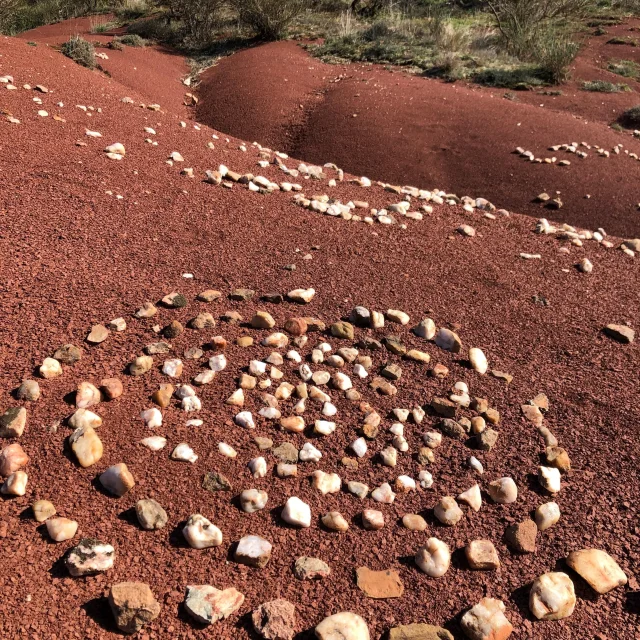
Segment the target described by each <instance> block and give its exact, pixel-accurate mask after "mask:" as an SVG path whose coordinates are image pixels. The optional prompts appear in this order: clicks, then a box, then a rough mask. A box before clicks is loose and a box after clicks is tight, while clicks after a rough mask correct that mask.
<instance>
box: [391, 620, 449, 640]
mask: <svg viewBox="0 0 640 640" xmlns="http://www.w3.org/2000/svg"><path fill="white" fill-rule="evenodd" d="M389 640H454V639H453V636H452V635H451V634H450V633H449V632H448V631H447V630H446V629H443V628H442V627H434V626H433V625H431V624H403V625H401V626H399V627H393V628H392V629H390V630H389Z"/></svg>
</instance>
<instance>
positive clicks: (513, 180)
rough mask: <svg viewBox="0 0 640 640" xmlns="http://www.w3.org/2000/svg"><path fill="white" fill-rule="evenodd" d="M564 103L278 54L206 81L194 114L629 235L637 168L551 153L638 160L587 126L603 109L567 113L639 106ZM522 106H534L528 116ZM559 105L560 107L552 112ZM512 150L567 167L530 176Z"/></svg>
mask: <svg viewBox="0 0 640 640" xmlns="http://www.w3.org/2000/svg"><path fill="white" fill-rule="evenodd" d="M609 46H610V47H613V46H614V45H609ZM630 48H631V47H618V49H625V50H627V49H630ZM621 55H622V52H621ZM576 75H579V74H578V73H576ZM607 75H609V76H610V75H613V74H607ZM619 81H621V82H622V81H625V79H624V78H620V77H619ZM631 84H634V85H636V84H637V83H633V82H632V83H631ZM563 90H565V89H564V87H563ZM566 91H567V92H568V93H569V94H570V95H568V96H566V97H563V98H554V97H550V96H540V95H537V94H533V93H528V92H522V93H518V94H517V95H518V97H519V98H520V97H522V99H523V100H522V102H514V101H509V100H505V99H503V98H502V95H503V94H504V90H500V91H498V90H488V89H486V88H481V87H478V86H473V85H469V84H464V83H444V82H442V81H440V80H435V79H429V78H421V77H417V76H411V75H407V74H406V73H405V72H403V71H401V70H398V69H392V70H387V69H384V68H382V67H380V66H376V65H360V64H349V65H328V64H324V63H322V62H321V61H320V60H317V59H314V58H312V57H310V56H309V55H308V54H307V53H306V52H305V51H304V50H303V49H302V48H301V47H300V46H299V45H297V44H296V43H293V42H278V43H272V44H267V45H262V46H257V47H254V48H251V49H247V50H244V51H241V52H239V53H236V54H234V55H233V56H230V57H228V58H225V59H222V60H220V61H219V62H218V64H216V65H215V66H214V67H212V68H210V69H208V70H207V71H205V72H204V73H203V74H202V75H201V84H200V85H199V87H198V95H199V97H200V103H199V105H198V108H197V111H196V114H197V117H198V119H199V120H200V121H202V122H205V123H207V124H209V125H211V126H213V127H214V128H217V129H219V130H222V131H226V132H228V133H230V134H232V135H235V136H238V137H242V138H245V139H248V140H257V141H258V142H260V143H261V144H265V145H270V146H273V147H276V148H279V149H281V150H283V151H286V152H287V153H289V154H290V155H293V156H294V157H301V158H305V159H306V160H308V161H310V162H315V163H319V164H322V163H325V162H335V163H336V164H337V165H339V166H341V167H343V168H344V169H345V170H347V171H349V172H351V173H354V174H360V175H366V176H367V177H370V178H372V179H378V180H384V181H388V182H392V183H397V184H412V185H415V186H417V187H419V188H424V189H432V188H434V187H438V188H441V189H444V190H448V191H450V192H453V193H456V194H458V195H459V196H462V195H470V196H472V197H478V196H482V197H486V198H488V199H489V200H491V201H492V202H494V203H495V204H496V205H497V206H499V207H505V208H508V209H510V210H515V211H519V212H521V213H527V214H529V215H534V216H541V215H545V216H546V217H549V218H552V219H554V220H562V221H566V222H569V223H570V224H575V225H579V226H586V227H591V228H597V227H600V226H602V227H604V228H605V229H607V230H609V231H610V232H612V233H617V234H632V235H633V234H636V233H637V232H638V229H640V222H639V215H638V211H637V209H638V202H639V201H640V193H639V191H638V189H637V186H636V184H637V182H638V178H640V162H638V160H633V159H631V158H630V157H629V156H627V155H626V154H625V153H624V150H622V153H621V155H619V156H616V157H613V156H614V154H613V152H612V153H611V156H612V157H610V158H602V157H598V156H597V154H596V152H595V150H594V149H591V150H589V151H587V152H588V154H589V156H588V157H587V158H586V159H580V158H578V157H576V156H575V155H574V154H568V153H566V152H563V151H559V152H552V151H548V147H550V146H551V145H559V144H562V143H568V144H571V143H573V142H576V143H578V144H580V143H581V142H583V141H584V142H587V143H588V144H591V145H600V146H601V147H603V148H605V149H607V150H609V151H612V149H613V147H614V146H616V145H618V144H621V145H624V149H628V150H629V151H631V152H635V153H636V154H639V153H640V142H639V141H637V140H635V139H634V138H633V137H632V136H631V135H630V133H626V134H624V135H623V134H620V133H618V132H616V131H613V130H612V129H610V128H609V127H608V126H606V124H605V123H603V122H598V121H593V120H592V119H591V115H592V112H593V116H594V117H595V118H596V119H597V118H599V117H600V116H601V113H600V112H601V111H602V110H601V109H599V108H595V109H593V110H589V109H587V110H586V115H585V117H582V116H577V115H575V114H572V113H569V112H567V111H565V110H564V109H572V108H573V107H574V106H575V105H577V104H595V103H596V102H597V103H604V104H606V105H610V104H614V105H616V113H617V114H619V113H620V111H621V110H622V109H623V108H628V107H629V106H632V105H633V104H636V102H637V101H638V100H637V94H636V93H621V94H598V93H590V92H585V91H579V90H578V89H577V87H576V84H575V83H574V84H573V85H570V87H569V88H568V89H566ZM525 98H526V100H527V101H530V102H532V103H535V104H524V101H525ZM561 101H564V102H563V104H564V105H565V106H564V107H561V108H559V109H558V110H556V109H557V107H556V106H555V105H556V104H557V103H560V102H561ZM541 103H542V104H544V105H545V107H549V106H551V108H542V107H540V106H539V105H540V104H541ZM576 112H577V113H578V114H579V113H580V109H579V108H577V107H576ZM614 116H615V114H613V113H612V114H611V117H609V118H608V119H609V120H611V119H613V117H614ZM517 147H522V148H523V149H524V150H528V151H531V152H533V153H534V154H535V156H536V157H539V158H545V157H549V158H550V157H553V156H555V157H557V160H558V161H560V160H569V161H570V162H571V165H570V166H564V167H563V166H559V165H558V164H557V163H556V164H533V163H530V162H529V161H527V160H524V159H522V158H520V157H519V156H518V155H516V154H514V153H513V151H514V150H515V149H516V148H517ZM541 192H547V193H549V194H551V195H552V196H553V197H555V195H556V192H559V195H560V198H561V200H562V201H563V203H564V207H563V208H562V209H561V210H559V211H555V212H553V211H552V212H549V211H546V210H543V209H542V207H541V205H540V204H539V203H536V202H534V199H535V198H536V196H537V195H538V194H539V193H541ZM586 196H590V197H589V198H587V197H586Z"/></svg>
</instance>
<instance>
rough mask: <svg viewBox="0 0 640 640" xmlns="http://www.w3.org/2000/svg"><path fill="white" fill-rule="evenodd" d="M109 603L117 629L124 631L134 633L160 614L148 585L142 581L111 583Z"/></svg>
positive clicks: (158, 605) (158, 606) (157, 604)
mask: <svg viewBox="0 0 640 640" xmlns="http://www.w3.org/2000/svg"><path fill="white" fill-rule="evenodd" d="M109 605H110V606H111V611H112V612H113V616H114V617H115V619H116V625H117V627H118V629H120V631H123V632H124V633H136V632H138V631H140V629H141V628H142V627H143V626H144V625H145V624H148V623H149V622H151V621H152V620H155V619H156V618H157V617H158V615H160V604H159V603H158V602H157V600H156V599H155V598H154V596H153V593H152V592H151V589H150V588H149V585H146V584H144V583H142V582H120V583H117V584H114V585H112V586H111V590H110V592H109Z"/></svg>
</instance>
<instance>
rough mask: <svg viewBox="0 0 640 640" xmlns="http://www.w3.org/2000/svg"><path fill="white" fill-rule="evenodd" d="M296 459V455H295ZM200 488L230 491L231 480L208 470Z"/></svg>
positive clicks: (212, 490) (213, 490) (212, 491)
mask: <svg viewBox="0 0 640 640" xmlns="http://www.w3.org/2000/svg"><path fill="white" fill-rule="evenodd" d="M296 459H297V456H296ZM202 488H203V489H206V490H207V491H211V493H215V492H216V491H231V490H232V487H231V482H229V480H227V478H226V477H225V476H223V475H222V474H221V473H218V472H217V471H209V472H208V473H205V475H204V478H203V480H202Z"/></svg>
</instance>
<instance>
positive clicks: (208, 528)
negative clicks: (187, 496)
mask: <svg viewBox="0 0 640 640" xmlns="http://www.w3.org/2000/svg"><path fill="white" fill-rule="evenodd" d="M182 535H183V536H184V538H185V540H186V541H187V543H188V544H189V546H190V547H193V548H194V549H207V548H208V547H217V546H218V545H220V544H222V531H220V529H218V527H216V526H215V525H214V524H212V523H211V522H209V520H207V519H206V518H205V517H204V516H202V515H200V514H199V513H196V514H194V515H192V516H190V517H189V519H188V520H187V524H186V525H185V526H184V527H183V529H182Z"/></svg>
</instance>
